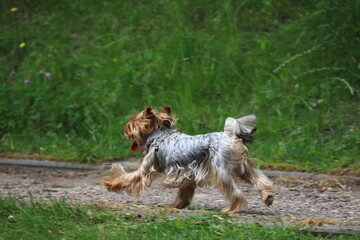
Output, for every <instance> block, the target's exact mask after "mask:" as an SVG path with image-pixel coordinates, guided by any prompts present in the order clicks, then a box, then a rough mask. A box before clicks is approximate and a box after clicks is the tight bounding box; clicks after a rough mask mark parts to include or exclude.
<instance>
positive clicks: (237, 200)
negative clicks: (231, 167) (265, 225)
mask: <svg viewBox="0 0 360 240" xmlns="http://www.w3.org/2000/svg"><path fill="white" fill-rule="evenodd" d="M224 169H225V168H224V167H218V168H217V169H215V171H214V175H215V183H214V185H215V186H216V187H217V188H218V189H219V190H220V191H221V192H222V193H223V194H224V195H225V197H226V198H227V199H229V201H230V204H229V206H228V207H226V208H224V209H222V211H223V212H230V213H233V212H239V211H242V210H244V209H246V208H247V201H246V198H245V196H244V194H243V193H242V191H241V190H240V189H239V188H238V187H237V186H236V183H235V181H234V179H233V177H232V175H231V173H230V172H228V171H225V170H224Z"/></svg>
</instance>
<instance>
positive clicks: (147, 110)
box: [144, 106, 154, 116]
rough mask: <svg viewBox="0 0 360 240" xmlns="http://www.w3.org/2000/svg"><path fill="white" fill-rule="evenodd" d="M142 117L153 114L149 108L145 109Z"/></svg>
mask: <svg viewBox="0 0 360 240" xmlns="http://www.w3.org/2000/svg"><path fill="white" fill-rule="evenodd" d="M144 115H145V116H150V115H154V114H153V112H152V108H151V107H150V106H149V107H146V108H145V110H144Z"/></svg>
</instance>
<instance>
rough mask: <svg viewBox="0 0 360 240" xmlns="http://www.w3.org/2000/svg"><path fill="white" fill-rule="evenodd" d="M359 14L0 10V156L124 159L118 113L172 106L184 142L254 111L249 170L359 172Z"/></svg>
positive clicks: (126, 7)
mask: <svg viewBox="0 0 360 240" xmlns="http://www.w3.org/2000/svg"><path fill="white" fill-rule="evenodd" d="M359 5H360V4H359V2H358V1H355V0H353V1H351V0H346V1H335V0H330V1H327V0H321V1H297V2H289V1H285V0H278V1H272V0H266V1H265V0H264V1H231V0H227V1H209V0H192V1H187V0H185V1H128V0H123V1H110V0H108V1H92V0H91V1H67V0H66V1H61V2H59V1H55V0H47V1H36V2H30V1H15V2H14V1H8V0H5V1H3V2H2V3H1V14H0V19H1V22H2V23H3V24H1V26H0V30H1V32H2V34H1V37H0V52H1V53H2V54H1V55H2V57H1V58H0V71H1V76H2V80H1V82H0V116H1V117H0V137H1V140H0V151H1V152H21V153H25V154H39V155H51V156H55V157H57V158H62V159H80V160H83V161H88V162H92V161H96V160H98V159H107V158H118V157H126V156H129V155H130V154H131V153H130V151H128V148H129V143H128V142H127V141H125V139H124V138H123V137H122V127H123V125H124V123H126V122H127V120H128V116H129V115H130V114H132V113H134V112H138V111H140V110H141V109H143V108H144V107H145V106H147V105H151V106H154V107H158V108H160V107H162V106H164V105H171V106H172V107H173V111H174V112H175V113H176V115H177V116H178V118H179V119H180V121H179V125H178V126H179V128H180V129H181V130H182V131H184V132H187V133H190V134H198V133H205V132H209V131H221V130H222V128H223V124H224V120H225V118H226V117H228V116H238V115H242V114H245V113H255V114H256V115H257V116H258V132H257V133H256V137H257V139H258V141H257V142H256V143H255V144H253V145H251V146H250V148H251V152H252V153H253V157H254V158H256V160H257V161H258V163H259V164H269V163H270V164H283V163H286V164H291V165H293V166H295V167H297V168H300V169H305V170H312V171H317V170H329V169H332V168H335V167H344V168H346V167H349V166H350V167H351V166H352V167H354V166H355V167H358V166H359V165H358V164H356V162H357V161H356V160H359V159H358V158H359V155H360V154H359V146H358V145H359V142H360V137H359V136H360V130H359V122H358V119H359V82H360V81H359V78H360V73H359V66H360V65H359V61H360V51H358V50H357V49H358V47H359V42H360V36H359V28H360V26H359V21H358V16H359V14H360V6H359ZM15 7H16V8H17V10H16V11H14V9H12V8H15ZM21 43H25V46H23V45H24V44H22V45H21ZM39 70H41V71H43V72H40V73H39ZM45 73H50V74H51V76H50V77H47V76H49V74H47V75H45ZM25 80H28V81H25ZM24 81H25V82H24Z"/></svg>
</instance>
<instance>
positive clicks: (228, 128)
mask: <svg viewBox="0 0 360 240" xmlns="http://www.w3.org/2000/svg"><path fill="white" fill-rule="evenodd" d="M255 121H256V116H255V115H247V116H244V117H241V118H238V119H235V118H231V117H229V118H227V119H226V121H225V127H224V131H225V132H226V133H227V134H228V135H229V136H237V137H239V138H241V139H242V140H243V141H244V142H245V143H246V142H252V141H253V140H254V139H255V138H254V137H253V136H252V134H253V133H254V132H255V131H256V127H255Z"/></svg>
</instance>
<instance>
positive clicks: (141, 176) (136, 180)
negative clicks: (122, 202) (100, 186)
mask: <svg viewBox="0 0 360 240" xmlns="http://www.w3.org/2000/svg"><path fill="white" fill-rule="evenodd" d="M154 160H155V154H154V151H151V152H149V153H148V154H147V155H146V156H145V157H144V160H143V162H142V164H141V165H140V167H139V168H138V169H137V170H136V171H134V172H131V173H126V172H125V170H124V168H123V167H122V166H121V165H120V164H113V166H112V167H111V170H110V172H109V176H107V177H105V178H104V180H103V182H104V185H105V187H106V188H107V189H108V190H109V191H110V192H121V191H126V192H128V193H129V194H132V195H134V196H138V195H140V194H141V193H142V192H144V191H145V190H146V188H147V187H148V186H149V185H150V183H151V181H152V180H153V179H154V177H155V175H156V172H152V171H150V169H151V166H152V165H153V163H154Z"/></svg>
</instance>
